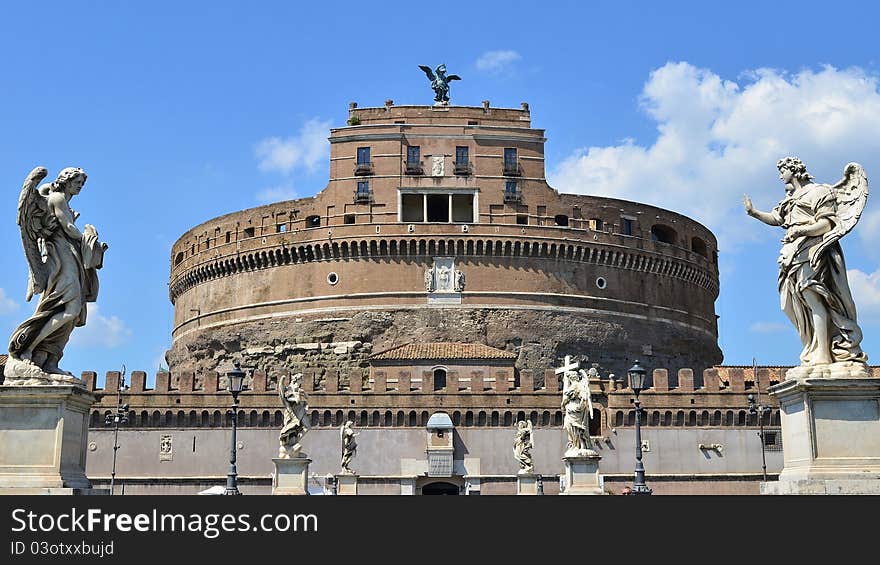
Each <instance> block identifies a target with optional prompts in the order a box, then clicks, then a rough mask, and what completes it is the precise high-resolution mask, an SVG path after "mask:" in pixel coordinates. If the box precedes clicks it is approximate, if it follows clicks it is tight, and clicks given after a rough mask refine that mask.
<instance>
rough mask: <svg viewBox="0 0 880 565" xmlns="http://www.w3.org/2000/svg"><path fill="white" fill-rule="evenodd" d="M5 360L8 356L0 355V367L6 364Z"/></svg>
mask: <svg viewBox="0 0 880 565" xmlns="http://www.w3.org/2000/svg"><path fill="white" fill-rule="evenodd" d="M7 359H9V355H6V354H5V353H4V354H2V355H0V367H2V366H3V365H5V364H6V360H7Z"/></svg>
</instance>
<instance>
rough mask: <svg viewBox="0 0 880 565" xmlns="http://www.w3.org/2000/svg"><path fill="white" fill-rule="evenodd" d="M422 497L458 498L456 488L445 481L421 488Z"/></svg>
mask: <svg viewBox="0 0 880 565" xmlns="http://www.w3.org/2000/svg"><path fill="white" fill-rule="evenodd" d="M422 494H423V495H452V496H458V494H459V489H458V486H456V485H454V484H452V483H447V482H445V481H436V482H433V483H429V484H427V485H425V486H423V487H422Z"/></svg>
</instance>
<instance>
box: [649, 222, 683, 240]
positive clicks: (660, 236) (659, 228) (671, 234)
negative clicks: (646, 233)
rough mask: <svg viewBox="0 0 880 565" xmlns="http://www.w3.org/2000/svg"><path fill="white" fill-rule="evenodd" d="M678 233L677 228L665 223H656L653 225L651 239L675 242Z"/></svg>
mask: <svg viewBox="0 0 880 565" xmlns="http://www.w3.org/2000/svg"><path fill="white" fill-rule="evenodd" d="M676 238H677V234H676V233H675V230H674V229H672V228H670V227H669V226H664V225H663V224H654V225H653V226H651V239H652V240H654V241H659V242H662V243H670V244H675V240H676Z"/></svg>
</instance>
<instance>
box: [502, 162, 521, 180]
mask: <svg viewBox="0 0 880 565" xmlns="http://www.w3.org/2000/svg"><path fill="white" fill-rule="evenodd" d="M504 176H506V177H520V176H522V167H521V166H520V164H519V162H518V161H504Z"/></svg>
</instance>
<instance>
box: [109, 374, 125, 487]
mask: <svg viewBox="0 0 880 565" xmlns="http://www.w3.org/2000/svg"><path fill="white" fill-rule="evenodd" d="M123 388H125V365H123V366H122V373H121V374H120V375H119V386H117V387H116V413H115V414H107V416H105V417H104V425H106V426H109V425H110V424H113V469H112V470H111V471H110V496H113V487H114V484H115V483H116V452H117V451H119V424H127V423H128V404H122V389H123ZM124 490H125V489H124V488H123V492H124Z"/></svg>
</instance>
